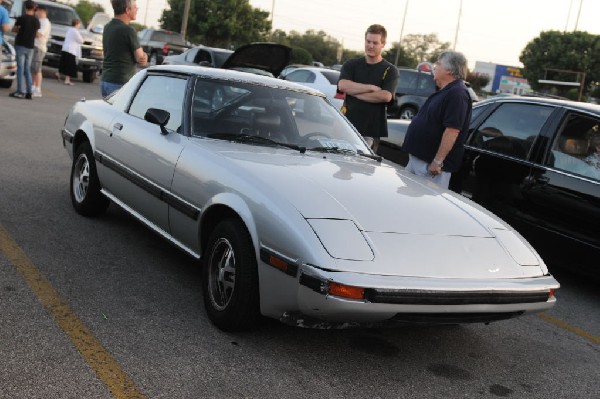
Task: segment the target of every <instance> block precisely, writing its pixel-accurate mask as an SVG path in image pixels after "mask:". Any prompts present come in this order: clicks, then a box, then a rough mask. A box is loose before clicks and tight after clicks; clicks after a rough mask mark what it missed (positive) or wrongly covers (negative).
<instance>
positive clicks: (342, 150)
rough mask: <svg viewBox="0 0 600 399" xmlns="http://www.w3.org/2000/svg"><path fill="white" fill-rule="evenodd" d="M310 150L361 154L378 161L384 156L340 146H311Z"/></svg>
mask: <svg viewBox="0 0 600 399" xmlns="http://www.w3.org/2000/svg"><path fill="white" fill-rule="evenodd" d="M309 150H310V151H317V152H328V153H331V154H344V155H359V156H361V157H365V158H369V159H373V160H375V161H377V162H381V160H382V157H381V156H379V155H373V154H368V153H366V152H362V151H361V150H358V151H353V150H351V149H349V148H340V147H313V148H309Z"/></svg>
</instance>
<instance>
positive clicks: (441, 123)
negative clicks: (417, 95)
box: [402, 51, 472, 188]
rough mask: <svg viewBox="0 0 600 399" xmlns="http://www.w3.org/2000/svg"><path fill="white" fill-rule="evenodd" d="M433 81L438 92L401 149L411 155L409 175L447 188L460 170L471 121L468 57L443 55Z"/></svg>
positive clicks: (448, 52)
mask: <svg viewBox="0 0 600 399" xmlns="http://www.w3.org/2000/svg"><path fill="white" fill-rule="evenodd" d="M433 77H434V80H435V83H436V85H437V86H438V88H439V90H438V91H437V92H435V93H433V94H432V95H431V96H430V97H429V98H428V99H427V101H425V104H424V105H423V106H422V107H421V109H420V110H419V112H418V113H417V115H415V117H414V118H413V119H412V121H411V123H410V125H409V126H408V130H407V132H406V137H405V138H404V144H403V145H402V149H403V150H404V151H405V152H408V154H409V158H408V165H406V170H407V171H409V172H411V173H414V174H415V175H418V176H423V177H427V178H430V179H432V180H433V181H434V182H435V183H437V184H438V185H440V186H442V187H444V188H448V185H449V183H450V174H451V173H453V172H457V171H458V170H459V169H460V165H461V161H462V157H463V153H464V148H463V144H464V142H465V140H466V138H467V133H468V131H469V122H470V120H471V110H472V104H471V96H470V95H469V91H468V89H467V86H466V85H465V82H464V80H465V79H466V77H467V60H466V58H465V56H464V55H462V54H461V53H459V52H456V51H445V52H443V53H442V54H440V56H439V57H438V60H437V62H436V63H435V65H434V70H433Z"/></svg>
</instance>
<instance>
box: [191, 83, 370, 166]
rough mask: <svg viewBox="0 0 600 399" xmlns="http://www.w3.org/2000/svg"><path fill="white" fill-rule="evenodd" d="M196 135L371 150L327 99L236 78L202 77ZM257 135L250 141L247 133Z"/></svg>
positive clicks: (196, 103)
mask: <svg viewBox="0 0 600 399" xmlns="http://www.w3.org/2000/svg"><path fill="white" fill-rule="evenodd" d="M193 98H194V100H193V112H192V134H193V135H195V136H202V137H209V138H215V139H224V140H230V141H242V142H245V143H248V144H252V145H273V146H275V145H285V146H286V147H291V148H298V149H302V150H309V151H311V150H313V151H323V152H339V153H345V154H370V153H371V151H370V150H369V149H368V147H367V146H366V145H365V144H364V142H363V140H362V139H361V138H360V136H359V135H358V133H357V132H356V131H355V130H354V129H353V128H352V126H351V125H350V124H349V123H348V121H347V120H346V119H345V118H344V117H343V116H342V115H341V114H340V113H339V112H338V111H337V110H336V109H335V108H334V107H333V106H332V105H331V104H330V103H328V102H327V101H326V100H325V98H323V97H320V96H317V95H311V94H307V93H304V92H297V91H293V90H285V89H276V88H273V87H265V86H258V85H249V84H243V83H238V82H229V81H228V82H223V81H213V80H202V79H200V80H198V81H197V83H196V87H195V89H194V97H193ZM252 136H255V137H259V138H261V139H260V140H259V139H252V140H249V137H252Z"/></svg>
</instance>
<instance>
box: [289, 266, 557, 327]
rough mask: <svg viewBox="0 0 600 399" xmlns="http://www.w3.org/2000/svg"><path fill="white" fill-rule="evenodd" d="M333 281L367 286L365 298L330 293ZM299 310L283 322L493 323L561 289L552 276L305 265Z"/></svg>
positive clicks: (536, 308) (545, 303) (545, 304)
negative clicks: (398, 272) (375, 271)
mask: <svg viewBox="0 0 600 399" xmlns="http://www.w3.org/2000/svg"><path fill="white" fill-rule="evenodd" d="M330 282H336V283H339V284H344V285H347V286H351V287H362V288H364V293H365V295H364V299H361V300H356V299H347V298H342V297H338V296H334V295H331V294H329V293H328V285H329V283H330ZM299 283H300V286H299V289H298V311H292V312H286V313H285V314H284V315H282V317H281V318H280V320H281V321H283V322H285V323H287V324H293V325H306V326H311V327H315V325H316V326H320V325H319V324H323V323H332V324H338V325H346V326H348V325H356V324H372V323H391V324H394V323H396V324H397V323H402V324H405V323H410V324H422V323H426V324H457V323H473V322H476V323H488V322H491V321H497V320H503V319H507V318H512V317H516V316H520V315H523V314H527V313H535V312H542V311H545V310H548V309H550V308H552V307H553V306H554V304H555V303H556V298H555V297H554V296H553V295H552V294H551V293H553V292H554V290H556V289H558V288H559V286H560V285H559V283H558V282H557V281H556V280H555V279H554V278H553V277H552V276H541V277H536V278H515V279H443V278H420V277H399V276H380V275H368V274H357V273H345V272H329V271H324V270H321V269H319V268H316V267H312V266H308V265H303V266H302V268H301V271H300V276H299Z"/></svg>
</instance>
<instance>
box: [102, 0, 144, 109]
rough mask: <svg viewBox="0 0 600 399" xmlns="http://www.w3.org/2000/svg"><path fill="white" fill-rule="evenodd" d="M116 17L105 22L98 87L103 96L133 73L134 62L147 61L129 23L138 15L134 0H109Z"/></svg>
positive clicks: (119, 85) (125, 81) (123, 82)
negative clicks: (100, 74)
mask: <svg viewBox="0 0 600 399" xmlns="http://www.w3.org/2000/svg"><path fill="white" fill-rule="evenodd" d="M111 3H112V7H113V10H114V12H115V17H114V18H113V19H112V20H111V21H110V22H109V23H107V24H106V25H105V26H104V33H103V34H102V45H103V47H104V61H103V63H102V78H101V81H100V91H101V93H102V96H103V97H106V96H107V95H109V94H110V93H112V92H113V91H115V90H118V89H120V88H121V86H123V85H124V84H125V83H127V81H128V80H129V79H131V77H132V76H133V75H135V73H136V65H141V66H143V65H146V63H147V62H148V56H147V55H146V53H145V52H144V50H143V49H142V47H141V46H140V42H139V40H138V37H137V33H136V32H135V29H133V28H132V27H131V26H129V23H130V22H131V21H134V20H135V17H136V16H137V11H138V7H137V3H136V0H111Z"/></svg>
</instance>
